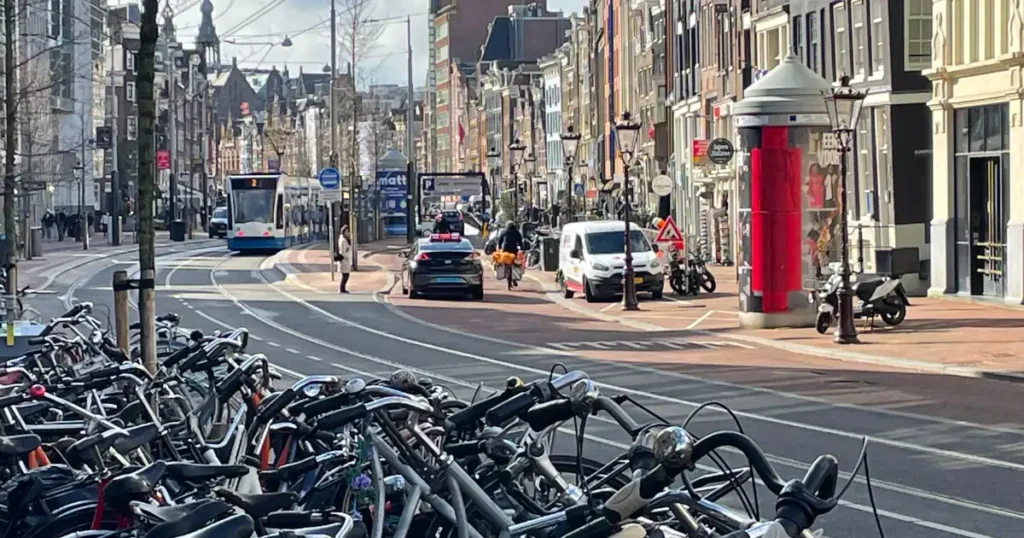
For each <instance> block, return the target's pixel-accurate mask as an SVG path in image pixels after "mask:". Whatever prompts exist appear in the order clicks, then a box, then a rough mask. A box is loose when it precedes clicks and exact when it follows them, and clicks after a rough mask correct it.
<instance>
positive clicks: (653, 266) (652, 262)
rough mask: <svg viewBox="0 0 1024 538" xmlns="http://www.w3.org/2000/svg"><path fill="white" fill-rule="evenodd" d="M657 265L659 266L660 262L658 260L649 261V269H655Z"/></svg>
mask: <svg viewBox="0 0 1024 538" xmlns="http://www.w3.org/2000/svg"><path fill="white" fill-rule="evenodd" d="M659 267H661V262H659V261H658V260H652V261H651V269H657V268H659Z"/></svg>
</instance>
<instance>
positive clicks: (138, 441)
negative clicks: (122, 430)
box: [114, 423, 160, 454]
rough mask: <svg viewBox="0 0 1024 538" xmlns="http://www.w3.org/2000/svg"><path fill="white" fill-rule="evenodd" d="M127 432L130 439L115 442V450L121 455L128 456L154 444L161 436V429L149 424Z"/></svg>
mask: <svg viewBox="0 0 1024 538" xmlns="http://www.w3.org/2000/svg"><path fill="white" fill-rule="evenodd" d="M127 431H128V437H123V438H121V439H118V440H117V441H114V450H116V451H118V452H119V453H121V454H127V453H129V452H131V451H133V450H135V449H136V448H139V447H141V446H145V445H148V444H149V443H151V442H153V440H154V439H156V437H157V435H159V433H160V428H158V427H157V425H156V424H153V423H149V424H143V425H141V426H134V427H132V428H128V430H127Z"/></svg>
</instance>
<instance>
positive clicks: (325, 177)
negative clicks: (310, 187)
mask: <svg viewBox="0 0 1024 538" xmlns="http://www.w3.org/2000/svg"><path fill="white" fill-rule="evenodd" d="M332 134H333V133H332ZM317 179H318V180H320V186H321V187H322V188H323V191H322V195H321V201H323V202H327V248H328V249H329V252H328V253H327V258H328V264H329V265H330V266H331V282H334V253H335V246H334V241H335V231H334V201H335V200H340V199H341V196H340V191H339V190H338V187H339V186H341V174H340V173H338V170H337V169H336V168H330V167H328V168H324V169H323V170H320V173H319V174H317Z"/></svg>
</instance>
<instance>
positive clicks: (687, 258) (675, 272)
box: [668, 251, 718, 295]
mask: <svg viewBox="0 0 1024 538" xmlns="http://www.w3.org/2000/svg"><path fill="white" fill-rule="evenodd" d="M668 283H669V286H672V290H673V291H675V292H676V293H677V294H679V295H697V294H698V293H700V289H701V288H703V289H704V290H705V291H707V292H708V293H714V292H715V289H717V287H718V285H717V283H716V282H715V276H714V275H712V274H711V272H710V271H708V268H707V266H706V265H705V264H704V260H702V259H701V258H700V257H699V256H697V255H695V254H694V253H692V252H689V253H686V254H685V255H684V254H682V253H680V252H678V251H676V252H673V253H672V259H671V261H669V281H668Z"/></svg>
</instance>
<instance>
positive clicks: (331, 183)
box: [316, 168, 341, 189]
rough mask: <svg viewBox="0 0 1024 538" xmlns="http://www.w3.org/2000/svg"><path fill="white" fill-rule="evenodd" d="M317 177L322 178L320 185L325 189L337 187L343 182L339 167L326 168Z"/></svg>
mask: <svg viewBox="0 0 1024 538" xmlns="http://www.w3.org/2000/svg"><path fill="white" fill-rule="evenodd" d="M316 177H317V179H319V180H320V186H321V187H323V188H325V189H337V188H338V185H340V184H341V174H339V173H338V169H337V168H324V169H323V170H320V173H319V174H317V176H316Z"/></svg>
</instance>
